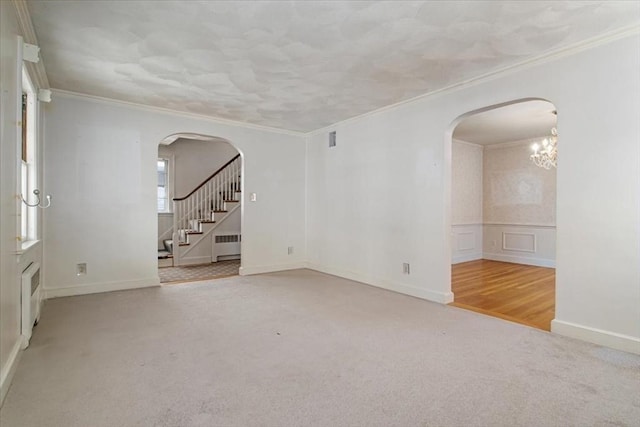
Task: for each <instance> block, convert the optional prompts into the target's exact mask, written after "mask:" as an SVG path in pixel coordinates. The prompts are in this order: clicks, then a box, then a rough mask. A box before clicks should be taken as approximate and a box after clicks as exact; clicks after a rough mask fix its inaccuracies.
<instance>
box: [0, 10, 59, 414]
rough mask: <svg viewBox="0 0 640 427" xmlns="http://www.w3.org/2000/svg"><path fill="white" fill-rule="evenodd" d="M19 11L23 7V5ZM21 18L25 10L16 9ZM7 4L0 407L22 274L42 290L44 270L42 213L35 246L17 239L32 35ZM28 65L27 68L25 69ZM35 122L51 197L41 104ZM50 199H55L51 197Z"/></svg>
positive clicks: (14, 341) (1, 96)
mask: <svg viewBox="0 0 640 427" xmlns="http://www.w3.org/2000/svg"><path fill="white" fill-rule="evenodd" d="M22 6H23V5H22ZM20 9H21V11H22V12H25V11H26V7H21V8H20ZM21 18H24V16H23V15H20V16H18V14H17V9H16V8H14V6H13V4H12V2H5V1H3V2H0V45H1V46H2V48H1V49H0V52H1V54H2V60H1V61H0V90H1V91H0V103H1V105H0V152H1V153H2V154H1V155H0V200H1V203H0V405H1V404H2V401H3V400H4V397H5V396H6V393H7V391H8V389H9V384H10V383H11V378H12V377H13V374H14V372H15V369H16V366H17V363H18V360H19V359H20V355H21V352H20V346H21V344H22V339H21V296H20V294H21V274H22V272H23V271H24V270H25V269H26V268H27V267H28V266H29V264H31V263H40V265H41V267H42V269H41V284H42V285H44V284H46V280H47V277H46V268H45V267H44V265H43V258H42V257H43V253H42V252H43V241H42V229H43V227H42V217H43V215H45V213H46V211H43V210H41V211H40V215H39V216H38V222H37V224H36V227H35V229H36V230H37V232H38V235H37V238H38V240H34V241H32V242H30V243H29V244H28V245H24V246H23V245H21V243H20V242H19V241H18V240H17V236H19V235H20V213H21V201H20V199H19V197H17V196H18V194H19V193H18V188H19V185H18V179H17V178H18V169H17V168H18V164H19V161H18V160H19V159H20V152H19V149H20V148H19V147H20V145H19V141H20V135H21V120H22V112H21V98H22V65H23V61H22V59H21V56H22V52H21V47H22V44H23V38H22V36H25V41H28V42H29V43H33V42H34V40H33V39H32V38H31V36H32V35H33V33H32V32H29V33H28V34H25V30H24V25H26V24H27V23H26V22H24V23H23V24H24V25H21ZM29 64H31V63H29ZM27 70H28V72H29V75H30V78H31V80H32V82H33V83H34V85H35V86H36V87H35V89H36V90H38V89H41V88H42V86H41V85H42V84H46V78H45V79H41V78H40V77H41V76H40V74H38V72H39V70H44V68H43V67H42V66H39V67H34V66H31V65H27ZM45 77H46V76H45ZM35 110H36V111H35V116H36V117H37V123H36V129H35V154H36V156H37V158H38V162H37V163H38V169H39V170H38V171H36V174H35V175H36V176H37V177H38V182H37V183H36V186H37V188H39V189H41V190H42V191H43V193H45V192H46V193H45V194H48V193H51V191H49V189H48V187H46V186H44V185H43V184H44V183H45V181H43V179H42V168H43V152H44V137H43V130H42V122H43V112H42V110H43V108H42V104H40V103H37V102H36V103H35ZM54 197H55V196H54Z"/></svg>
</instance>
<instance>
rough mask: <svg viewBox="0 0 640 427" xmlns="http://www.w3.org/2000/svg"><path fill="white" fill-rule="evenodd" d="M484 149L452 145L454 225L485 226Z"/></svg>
mask: <svg viewBox="0 0 640 427" xmlns="http://www.w3.org/2000/svg"><path fill="white" fill-rule="evenodd" d="M482 151H483V150H482V147H481V146H479V145H473V144H468V143H464V142H458V141H455V140H454V141H453V143H452V144H451V223H452V225H459V224H482Z"/></svg>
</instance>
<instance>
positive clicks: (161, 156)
mask: <svg viewBox="0 0 640 427" xmlns="http://www.w3.org/2000/svg"><path fill="white" fill-rule="evenodd" d="M156 160H166V161H167V162H168V164H169V170H168V171H167V173H168V174H169V179H168V180H167V185H168V189H167V209H166V210H164V211H159V210H158V201H157V197H156V210H158V213H159V214H170V213H173V198H174V197H175V196H174V189H175V173H174V171H175V156H173V155H169V154H158V158H157V159H156ZM156 174H157V166H156ZM156 176H157V175H156ZM157 185H158V183H157V182H156V192H157Z"/></svg>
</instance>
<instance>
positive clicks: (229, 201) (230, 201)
mask: <svg viewBox="0 0 640 427" xmlns="http://www.w3.org/2000/svg"><path fill="white" fill-rule="evenodd" d="M224 202H225V203H238V202H240V200H225V201H224Z"/></svg>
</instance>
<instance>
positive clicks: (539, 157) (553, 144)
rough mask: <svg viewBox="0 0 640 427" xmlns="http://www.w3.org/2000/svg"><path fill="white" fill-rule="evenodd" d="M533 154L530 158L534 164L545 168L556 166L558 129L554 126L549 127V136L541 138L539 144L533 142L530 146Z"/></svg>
mask: <svg viewBox="0 0 640 427" xmlns="http://www.w3.org/2000/svg"><path fill="white" fill-rule="evenodd" d="M531 149H532V150H533V154H532V155H531V160H532V161H533V163H534V164H535V165H536V166H539V167H541V168H545V169H551V166H553V167H554V168H555V167H557V160H558V130H557V129H556V128H552V129H551V136H548V137H546V138H545V139H543V140H542V141H541V142H540V144H538V143H535V144H533V145H532V146H531Z"/></svg>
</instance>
